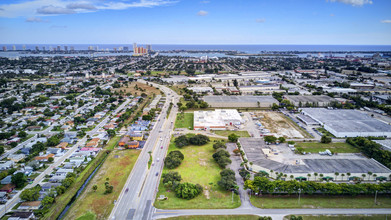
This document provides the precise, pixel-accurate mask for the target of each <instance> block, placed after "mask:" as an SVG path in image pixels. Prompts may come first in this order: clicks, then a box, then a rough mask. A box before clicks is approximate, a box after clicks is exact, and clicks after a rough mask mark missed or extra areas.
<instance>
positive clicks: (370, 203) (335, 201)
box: [251, 195, 391, 209]
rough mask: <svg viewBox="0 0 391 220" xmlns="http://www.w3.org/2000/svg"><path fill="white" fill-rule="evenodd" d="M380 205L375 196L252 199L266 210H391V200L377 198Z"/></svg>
mask: <svg viewBox="0 0 391 220" xmlns="http://www.w3.org/2000/svg"><path fill="white" fill-rule="evenodd" d="M377 201H378V205H375V204H374V196H321V195H316V196H307V195H305V196H303V195H302V196H301V198H300V205H299V204H298V196H264V197H255V196H252V197H251V204H253V205H254V206H256V207H258V208H265V209H294V208H309V209H315V208H391V198H390V197H387V196H383V195H382V196H378V197H377Z"/></svg>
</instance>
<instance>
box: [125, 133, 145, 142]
mask: <svg viewBox="0 0 391 220" xmlns="http://www.w3.org/2000/svg"><path fill="white" fill-rule="evenodd" d="M125 136H128V137H130V138H131V139H132V140H134V141H142V140H143V138H144V135H143V133H141V132H133V131H128V132H126V134H125Z"/></svg>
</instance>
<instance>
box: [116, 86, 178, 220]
mask: <svg viewBox="0 0 391 220" xmlns="http://www.w3.org/2000/svg"><path fill="white" fill-rule="evenodd" d="M140 82H142V83H146V82H145V81H140ZM150 84H153V83H150ZM153 85H154V86H155V87H158V88H159V89H160V90H161V91H163V92H164V93H165V94H166V98H167V99H166V103H165V104H164V106H163V108H162V112H161V114H160V115H159V117H158V121H157V123H156V124H155V126H154V128H153V129H152V131H151V132H150V135H149V138H148V140H147V142H146V143H145V145H144V148H143V150H142V152H141V154H140V155H139V157H138V160H137V162H136V164H135V166H134V167H133V170H132V172H131V173H130V175H129V177H128V180H127V181H126V183H125V186H124V188H123V189H122V192H121V194H120V196H119V198H118V201H117V203H116V204H115V206H114V209H113V211H112V213H111V215H110V219H151V218H152V214H153V211H154V208H153V202H154V198H155V196H156V192H157V188H158V185H159V180H160V175H161V173H162V170H163V159H164V157H165V155H166V153H167V149H168V145H169V143H170V138H171V134H172V130H173V127H174V122H175V118H176V114H177V112H178V108H177V106H176V105H173V107H172V109H171V111H170V114H169V116H168V117H167V110H168V108H169V105H170V102H172V103H176V102H177V101H178V100H179V96H178V95H177V94H176V93H174V92H173V91H172V90H170V89H168V88H166V87H164V86H161V85H157V84H153ZM162 147H163V148H162ZM148 152H151V155H152V158H153V165H152V166H151V167H150V169H148V160H149V158H150V156H149V153H148ZM126 189H128V192H126Z"/></svg>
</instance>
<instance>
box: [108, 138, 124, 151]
mask: <svg viewBox="0 0 391 220" xmlns="http://www.w3.org/2000/svg"><path fill="white" fill-rule="evenodd" d="M120 139H121V136H114V137H112V138H111V139H110V140H109V142H107V144H106V148H107V149H108V150H113V149H114V148H115V147H116V146H117V144H118V142H119V140H120Z"/></svg>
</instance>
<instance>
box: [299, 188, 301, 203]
mask: <svg viewBox="0 0 391 220" xmlns="http://www.w3.org/2000/svg"><path fill="white" fill-rule="evenodd" d="M300 193H301V189H299V205H300Z"/></svg>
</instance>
